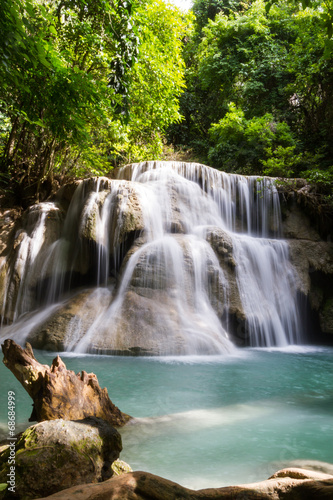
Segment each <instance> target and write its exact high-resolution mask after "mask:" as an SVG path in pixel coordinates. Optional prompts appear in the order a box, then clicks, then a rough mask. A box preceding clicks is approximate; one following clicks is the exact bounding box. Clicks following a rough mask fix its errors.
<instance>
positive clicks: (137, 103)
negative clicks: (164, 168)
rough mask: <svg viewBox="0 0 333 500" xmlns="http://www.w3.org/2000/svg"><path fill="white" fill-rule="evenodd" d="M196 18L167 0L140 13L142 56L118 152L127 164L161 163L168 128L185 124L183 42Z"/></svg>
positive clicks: (152, 3) (157, 0)
mask: <svg viewBox="0 0 333 500" xmlns="http://www.w3.org/2000/svg"><path fill="white" fill-rule="evenodd" d="M191 20H192V16H190V15H189V16H186V15H184V14H182V13H181V12H180V11H179V10H178V9H176V8H175V7H173V6H171V5H168V4H165V3H164V2H163V1H162V0H155V1H149V2H148V3H146V4H144V5H142V6H141V7H140V8H138V10H137V13H136V22H137V24H138V25H139V26H140V33H139V39H140V45H139V57H138V60H137V62H136V64H135V65H134V66H133V72H132V81H131V85H130V90H129V92H130V96H131V101H130V107H129V120H128V123H127V126H126V141H125V143H122V144H119V145H118V151H119V152H120V153H121V154H122V155H123V158H124V159H125V161H127V162H131V161H141V160H146V159H158V158H160V157H161V155H162V151H163V138H164V131H165V129H166V128H167V127H168V126H169V125H170V124H171V123H173V122H175V121H180V119H181V116H180V113H179V95H180V94H181V92H182V91H183V89H184V87H185V81H184V70H185V64H184V60H183V58H182V39H183V37H184V36H185V35H186V33H188V32H189V30H190V29H191Z"/></svg>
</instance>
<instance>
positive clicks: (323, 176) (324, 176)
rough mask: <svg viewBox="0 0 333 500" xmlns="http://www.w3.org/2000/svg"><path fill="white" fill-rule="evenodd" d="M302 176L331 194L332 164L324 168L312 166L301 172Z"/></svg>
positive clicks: (332, 184) (332, 182) (332, 189)
mask: <svg viewBox="0 0 333 500" xmlns="http://www.w3.org/2000/svg"><path fill="white" fill-rule="evenodd" d="M301 175H302V177H304V178H305V179H307V180H308V181H309V182H310V183H311V184H315V185H316V186H317V187H318V188H319V189H320V190H321V191H322V192H325V193H328V194H332V191H333V166H330V167H328V168H327V169H326V170H321V169H319V168H313V169H311V170H307V171H304V172H302V173H301Z"/></svg>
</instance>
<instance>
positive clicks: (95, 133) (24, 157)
mask: <svg viewBox="0 0 333 500" xmlns="http://www.w3.org/2000/svg"><path fill="white" fill-rule="evenodd" d="M187 27H188V23H187V21H186V20H185V16H184V15H182V14H181V13H180V12H179V11H178V10H177V9H175V8H172V7H170V6H167V5H166V4H164V3H163V2H161V1H153V0H147V1H146V2H144V3H137V4H133V2H132V0H74V1H73V0H44V1H42V0H28V1H23V0H3V1H2V17H1V20H0V34H1V39H0V56H1V65H0V89H1V90H0V113H1V114H0V129H1V130H0V134H1V135H0V148H1V151H0V153H1V179H2V182H6V180H7V181H8V182H9V179H13V178H14V179H15V181H16V188H19V186H22V189H25V190H26V189H28V190H29V189H31V192H32V193H33V192H34V193H35V192H37V193H39V192H41V190H42V186H43V185H44V187H45V188H47V186H46V185H47V183H52V182H53V179H54V175H56V174H59V175H63V174H76V175H77V174H83V173H84V172H90V173H105V172H107V171H109V170H110V169H111V168H112V166H113V165H114V164H116V163H117V161H118V158H119V157H121V155H123V156H125V158H126V157H128V158H133V159H138V158H139V157H140V155H141V156H142V151H143V150H145V147H146V149H147V148H148V150H149V151H150V154H152V153H154V147H155V149H157V151H159V150H160V142H161V138H160V137H159V138H158V140H157V139H156V137H157V136H158V135H159V134H161V132H163V130H164V128H165V127H166V126H167V125H169V124H170V123H171V122H172V121H174V120H177V119H179V116H180V115H179V110H178V105H177V103H178V101H177V99H178V96H179V94H180V92H181V91H182V88H183V86H184V80H183V74H184V67H183V66H184V63H183V60H182V58H181V39H182V37H183V36H184V34H185V32H186V30H187ZM171 74H172V75H173V76H172V78H171ZM145 141H146V142H145ZM130 142H131V146H129V143H130ZM138 143H139V144H140V147H139V148H138V147H137V144H138ZM152 144H153V147H152ZM135 146H136V148H135ZM133 151H134V153H133ZM155 154H156V152H155ZM18 190H19V189H18ZM21 194H22V193H21ZM25 195H27V196H29V195H28V193H25Z"/></svg>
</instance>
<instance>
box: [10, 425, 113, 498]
mask: <svg viewBox="0 0 333 500" xmlns="http://www.w3.org/2000/svg"><path fill="white" fill-rule="evenodd" d="M15 439H17V441H15V483H16V484H15V494H13V493H12V492H7V496H6V492H3V493H2V494H1V493H0V498H7V497H8V498H18V499H20V500H25V499H34V498H37V497H39V496H47V495H50V494H52V493H54V492H57V491H59V490H63V489H66V488H69V487H72V486H74V485H82V484H87V483H97V482H100V481H104V480H105V479H108V478H110V477H111V476H112V475H113V470H112V469H111V464H113V463H114V461H115V460H117V458H118V457H119V453H120V452H121V450H122V443H121V436H120V434H119V432H118V431H117V430H116V429H114V428H113V427H112V426H111V425H110V424H108V423H107V422H105V421H104V420H102V419H100V418H96V417H89V418H86V419H84V420H77V421H75V422H73V421H68V420H62V419H59V420H52V421H45V422H41V423H39V424H36V425H33V426H31V427H29V428H28V429H26V430H25V431H24V432H23V433H22V434H21V435H20V436H18V438H15ZM13 442H14V441H13ZM9 453H10V448H9V446H7V447H6V448H5V449H3V450H2V452H1V453H0V483H6V482H7V474H8V472H9V464H8V457H9ZM1 495H2V496H1ZM67 498H70V497H67Z"/></svg>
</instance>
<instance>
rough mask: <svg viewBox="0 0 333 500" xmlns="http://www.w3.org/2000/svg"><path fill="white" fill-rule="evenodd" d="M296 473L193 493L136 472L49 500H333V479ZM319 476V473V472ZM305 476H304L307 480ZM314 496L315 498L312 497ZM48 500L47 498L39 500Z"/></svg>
mask: <svg viewBox="0 0 333 500" xmlns="http://www.w3.org/2000/svg"><path fill="white" fill-rule="evenodd" d="M293 474H295V471H293V472H292V473H291V476H290V475H288V473H287V474H286V475H285V476H283V477H280V476H278V477H274V478H271V479H268V480H266V481H262V482H259V483H252V484H247V485H240V486H227V487H224V488H209V489H204V490H198V491H194V490H190V489H188V488H184V487H183V486H180V485H179V484H177V483H173V482H172V481H169V480H167V479H163V478H161V477H158V476H154V475H153V474H149V473H147V472H141V471H138V472H133V473H128V474H124V475H122V476H120V477H117V478H114V479H113V478H112V479H109V480H108V481H105V482H104V483H100V484H89V485H86V486H84V487H82V486H76V487H74V488H70V489H68V490H65V491H61V492H59V493H56V494H54V495H52V496H50V497H47V498H48V499H49V500H70V499H75V500H147V499H148V498H149V500H175V499H181V500H190V499H198V500H210V499H211V500H218V499H219V500H222V499H224V500H280V499H281V500H282V499H288V500H312V499H316V500H329V499H331V498H332V489H333V476H327V475H325V474H324V475H322V476H321V478H320V479H318V476H317V475H316V479H315V480H312V475H311V471H303V473H299V475H301V476H302V478H300V479H298V478H295V477H293ZM317 474H318V473H317ZM303 476H304V477H303ZM311 495H312V496H311ZM39 500H46V498H43V499H39Z"/></svg>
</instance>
